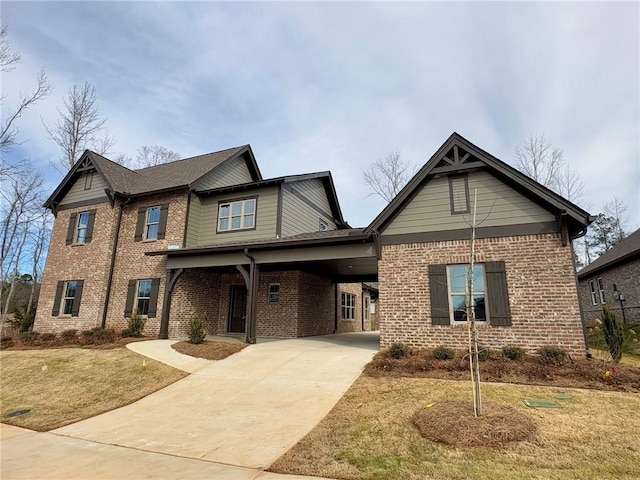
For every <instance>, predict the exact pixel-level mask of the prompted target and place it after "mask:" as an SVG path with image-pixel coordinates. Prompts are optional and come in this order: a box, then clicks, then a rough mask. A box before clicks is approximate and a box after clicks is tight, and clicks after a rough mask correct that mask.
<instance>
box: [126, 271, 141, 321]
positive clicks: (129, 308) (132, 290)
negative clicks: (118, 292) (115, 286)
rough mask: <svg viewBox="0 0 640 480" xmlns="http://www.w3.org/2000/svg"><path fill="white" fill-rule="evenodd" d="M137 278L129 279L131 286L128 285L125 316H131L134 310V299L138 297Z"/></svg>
mask: <svg viewBox="0 0 640 480" xmlns="http://www.w3.org/2000/svg"><path fill="white" fill-rule="evenodd" d="M137 283H138V282H137V281H136V280H129V286H128V287H127V301H126V303H125V305H124V316H125V317H130V316H131V313H132V312H133V301H134V300H135V298H136V285H137Z"/></svg>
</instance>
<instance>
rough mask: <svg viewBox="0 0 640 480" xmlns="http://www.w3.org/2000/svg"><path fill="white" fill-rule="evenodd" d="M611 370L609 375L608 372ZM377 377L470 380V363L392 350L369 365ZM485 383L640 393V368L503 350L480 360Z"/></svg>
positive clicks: (429, 352) (369, 372)
mask: <svg viewBox="0 0 640 480" xmlns="http://www.w3.org/2000/svg"><path fill="white" fill-rule="evenodd" d="M607 372H609V375H607ZM365 373H366V374H367V375H370V376H373V377H425V378H437V379H442V380H470V373H469V363H468V360H467V359H466V358H465V357H464V354H463V353H462V352H456V356H455V357H454V358H453V359H452V360H436V359H435V358H433V352H432V350H430V349H419V350H413V352H412V353H411V355H409V356H408V357H404V358H400V359H397V360H396V359H394V358H392V357H391V356H390V355H389V353H388V351H386V350H384V351H381V352H378V353H377V354H376V356H375V357H374V359H373V360H372V361H371V362H370V363H369V364H368V365H367V366H366V367H365ZM480 376H481V379H482V381H485V382H500V383H515V384H524V385H544V386H554V387H571V388H590V389H596V390H609V391H621V392H634V393H640V367H637V366H634V365H625V364H620V365H615V366H614V365H613V364H611V363H610V362H606V361H603V360H600V359H595V358H592V359H569V360H567V361H566V363H565V364H564V365H547V364H545V363H544V362H543V361H542V359H541V358H540V357H538V356H535V355H525V357H524V358H523V359H522V360H520V361H514V360H509V359H507V358H506V357H504V356H503V355H502V354H501V353H500V352H491V354H490V356H489V359H487V360H486V361H484V362H481V363H480Z"/></svg>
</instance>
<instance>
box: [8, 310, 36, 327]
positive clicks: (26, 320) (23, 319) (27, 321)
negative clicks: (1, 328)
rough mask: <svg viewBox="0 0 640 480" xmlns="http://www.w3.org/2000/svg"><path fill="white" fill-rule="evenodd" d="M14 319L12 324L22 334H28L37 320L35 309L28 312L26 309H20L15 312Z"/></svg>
mask: <svg viewBox="0 0 640 480" xmlns="http://www.w3.org/2000/svg"><path fill="white" fill-rule="evenodd" d="M13 319H14V320H13V322H11V323H12V324H13V326H14V327H17V328H18V331H19V332H20V333H24V332H28V331H29V330H31V328H32V327H33V322H34V321H35V319H36V312H35V309H33V308H32V309H31V311H29V312H26V311H25V309H24V308H20V307H18V308H16V309H14V310H13Z"/></svg>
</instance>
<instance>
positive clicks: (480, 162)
mask: <svg viewBox="0 0 640 480" xmlns="http://www.w3.org/2000/svg"><path fill="white" fill-rule="evenodd" d="M477 168H484V169H487V170H488V171H490V172H491V173H492V174H493V175H495V176H496V177H498V178H500V179H501V180H502V181H504V182H505V183H507V184H509V185H510V186H511V187H512V188H514V189H516V190H518V191H519V192H520V193H522V194H524V195H525V196H527V197H528V198H529V199H531V200H532V201H534V202H535V203H537V204H539V205H541V206H542V207H544V208H546V209H547V210H549V211H551V212H553V213H554V214H556V215H560V214H562V213H565V214H566V215H567V216H568V229H569V233H570V236H571V237H572V238H573V237H575V236H580V234H581V232H583V231H584V230H585V229H586V228H587V226H588V225H589V224H590V223H591V221H592V219H593V218H592V217H591V216H590V215H589V213H588V212H586V211H585V210H583V209H582V208H580V207H578V206H577V205H575V204H574V203H572V202H570V201H569V200H567V199H565V198H563V197H561V196H560V195H558V194H557V193H555V192H553V191H551V190H549V189H548V188H546V187H545V186H543V185H541V184H539V183H538V182H536V181H535V180H533V179H532V178H530V177H528V176H527V175H525V174H523V173H521V172H519V171H518V170H516V169H515V168H513V167H511V166H510V165H507V164H506V163H505V162H503V161H501V160H499V159H497V158H496V157H494V156H493V155H491V154H490V153H488V152H485V151H484V150H482V149H481V148H479V147H477V146H476V145H474V144H473V143H471V142H470V141H468V140H467V139H465V138H464V137H462V136H461V135H459V134H458V133H456V132H454V133H453V134H451V136H450V137H449V138H448V139H447V141H446V142H444V143H443V144H442V146H441V147H440V148H439V149H438V151H437V152H436V153H435V154H434V155H433V156H432V157H431V158H430V159H429V161H428V162H427V163H426V164H425V165H424V166H423V167H422V168H421V169H420V170H419V171H418V172H417V173H416V174H415V175H414V176H413V178H412V179H411V180H410V181H409V182H408V183H407V185H405V187H404V188H403V189H402V190H401V191H400V193H398V195H396V197H395V198H394V199H393V200H392V201H391V202H390V203H389V205H387V207H386V208H385V209H384V210H383V211H382V212H381V213H380V214H379V215H378V216H377V217H376V218H375V219H374V220H373V221H372V222H371V224H370V225H369V226H368V227H367V228H366V229H365V231H366V232H368V233H370V232H373V231H382V230H384V228H386V226H387V225H388V224H389V223H390V222H391V221H392V220H393V219H394V218H395V216H396V215H397V214H398V213H400V211H402V209H403V208H404V207H405V206H406V205H407V204H408V203H409V202H410V201H411V199H412V198H413V196H414V195H415V194H416V193H417V192H418V191H419V190H420V188H421V187H422V186H423V185H424V184H425V183H426V182H428V181H429V180H430V179H431V178H433V177H434V176H435V175H437V174H451V173H458V172H464V171H470V170H472V169H477Z"/></svg>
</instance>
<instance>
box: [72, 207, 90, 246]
mask: <svg viewBox="0 0 640 480" xmlns="http://www.w3.org/2000/svg"><path fill="white" fill-rule="evenodd" d="M88 228H89V212H81V213H79V214H78V223H77V225H76V238H75V243H85V241H86V239H87V229H88Z"/></svg>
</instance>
